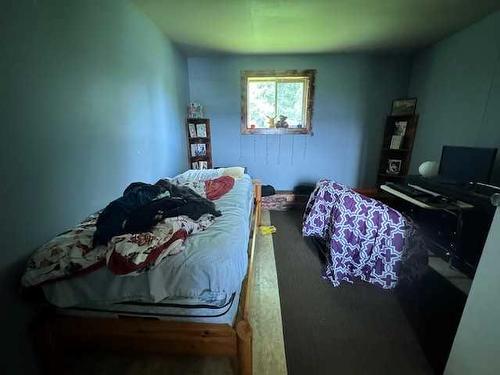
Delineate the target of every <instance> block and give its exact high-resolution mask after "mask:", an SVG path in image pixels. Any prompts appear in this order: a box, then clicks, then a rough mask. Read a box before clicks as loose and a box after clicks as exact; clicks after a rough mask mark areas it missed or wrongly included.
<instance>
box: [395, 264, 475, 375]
mask: <svg viewBox="0 0 500 375" xmlns="http://www.w3.org/2000/svg"><path fill="white" fill-rule="evenodd" d="M397 294H398V296H399V301H400V303H401V305H402V307H403V309H404V311H405V313H406V316H407V317H408V320H409V322H410V324H411V325H412V326H413V328H414V331H415V332H416V334H417V337H418V339H419V341H420V344H421V346H422V348H423V350H424V353H425V355H426V357H427V359H428V361H429V363H430V365H431V366H432V368H433V369H434V371H435V372H436V373H437V374H442V373H443V371H444V369H445V366H446V362H447V361H448V356H449V354H450V350H451V346H452V345H453V340H454V338H455V334H456V332H457V328H458V324H459V323H460V318H461V317H462V312H463V310H464V307H465V302H466V300H467V296H466V295H465V293H463V292H461V291H460V290H459V289H457V288H456V287H455V286H453V285H452V284H451V283H450V281H449V280H447V279H446V278H444V277H443V276H442V275H440V274H439V273H437V272H436V271H434V270H433V269H431V268H429V269H428V271H427V273H426V274H425V275H424V276H423V277H422V280H421V281H420V282H419V283H418V284H413V285H410V286H404V287H402V288H398V289H397Z"/></svg>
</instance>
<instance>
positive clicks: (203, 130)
mask: <svg viewBox="0 0 500 375" xmlns="http://www.w3.org/2000/svg"><path fill="white" fill-rule="evenodd" d="M196 134H197V136H198V137H201V138H206V137H207V124H196Z"/></svg>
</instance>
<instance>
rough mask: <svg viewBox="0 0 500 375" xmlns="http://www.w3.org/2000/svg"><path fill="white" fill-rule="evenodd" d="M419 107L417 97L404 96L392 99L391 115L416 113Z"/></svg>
mask: <svg viewBox="0 0 500 375" xmlns="http://www.w3.org/2000/svg"><path fill="white" fill-rule="evenodd" d="M416 109H417V98H402V99H395V100H393V101H392V107H391V115H392V116H404V115H414V114H415V111H416Z"/></svg>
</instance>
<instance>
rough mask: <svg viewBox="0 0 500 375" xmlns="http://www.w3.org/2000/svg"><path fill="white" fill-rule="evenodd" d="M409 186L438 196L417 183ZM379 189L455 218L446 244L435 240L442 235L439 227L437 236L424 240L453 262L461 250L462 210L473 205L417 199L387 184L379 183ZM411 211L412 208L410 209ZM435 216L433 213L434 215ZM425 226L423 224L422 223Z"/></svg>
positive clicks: (422, 207) (427, 237)
mask: <svg viewBox="0 0 500 375" xmlns="http://www.w3.org/2000/svg"><path fill="white" fill-rule="evenodd" d="M409 186H410V187H412V188H414V189H416V190H419V191H422V192H424V193H426V194H428V195H429V196H430V197H432V196H438V195H440V194H438V193H436V192H433V191H431V190H427V189H424V188H422V187H420V186H418V185H409ZM380 189H381V190H383V191H385V192H387V193H389V194H391V195H393V196H395V197H397V198H399V199H402V200H403V201H405V202H408V203H410V204H412V205H414V206H416V207H418V208H421V209H424V210H429V211H434V212H439V211H443V212H446V213H448V214H451V215H452V216H453V217H454V218H455V219H454V220H455V221H454V228H453V229H452V230H450V232H449V234H448V236H447V237H446V238H448V239H449V242H447V243H446V244H443V243H442V241H439V240H437V239H436V238H438V237H439V235H442V232H441V230H440V229H439V228H437V229H435V230H436V231H437V233H438V236H433V235H429V236H426V240H427V241H429V242H430V243H431V244H432V245H433V246H434V248H439V249H440V251H441V252H444V255H445V257H446V258H447V261H448V263H449V265H450V266H451V265H452V264H453V261H454V259H457V258H458V254H460V252H461V250H462V249H461V244H462V242H463V241H462V240H463V238H462V235H463V231H462V230H463V223H464V221H463V215H462V213H463V211H465V210H470V209H473V208H474V206H473V205H472V204H469V203H466V202H462V201H459V200H457V201H453V202H448V203H438V204H433V203H429V202H425V201H423V200H419V199H416V198H413V197H411V196H409V195H407V194H405V193H403V192H401V191H398V190H396V189H393V188H392V187H390V186H388V185H381V186H380ZM412 211H413V210H412ZM434 216H435V215H434ZM423 226H425V225H423Z"/></svg>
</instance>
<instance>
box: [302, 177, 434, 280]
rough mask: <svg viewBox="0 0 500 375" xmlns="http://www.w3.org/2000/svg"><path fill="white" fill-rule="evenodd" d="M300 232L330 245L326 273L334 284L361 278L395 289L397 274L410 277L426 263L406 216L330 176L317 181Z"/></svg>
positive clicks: (421, 269) (421, 245) (424, 255)
mask: <svg viewBox="0 0 500 375" xmlns="http://www.w3.org/2000/svg"><path fill="white" fill-rule="evenodd" d="M302 234H303V235H304V236H316V237H320V238H321V239H322V240H324V241H325V242H326V243H327V244H328V245H329V249H327V250H328V251H329V257H328V264H327V266H326V270H325V277H326V278H327V279H328V280H330V281H331V282H332V284H333V285H334V286H339V285H340V283H341V282H342V281H347V282H350V283H352V282H353V281H354V279H356V278H360V279H362V280H364V281H367V282H369V283H372V284H375V285H378V286H380V287H382V288H386V289H389V288H394V287H395V286H396V285H397V283H398V280H399V279H400V278H408V279H411V280H413V279H414V278H416V277H418V276H419V275H420V274H421V273H422V272H423V271H424V269H425V266H426V265H427V252H426V250H425V247H424V246H423V242H422V241H421V240H420V238H419V236H418V235H417V230H416V227H415V225H414V224H413V223H412V222H411V221H410V220H409V219H408V218H406V217H405V216H403V215H402V214H401V213H399V212H398V211H396V210H394V209H392V208H390V207H388V206H386V205H385V204H383V203H381V202H379V201H377V200H375V199H372V198H367V197H365V196H363V195H360V194H358V193H356V192H355V191H353V190H351V189H349V188H348V187H346V186H344V185H342V184H339V183H336V182H333V181H328V180H321V181H319V182H318V184H317V185H316V189H315V190H314V192H313V193H312V194H311V196H310V198H309V201H308V203H307V206H306V211H305V213H304V222H303V228H302Z"/></svg>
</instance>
